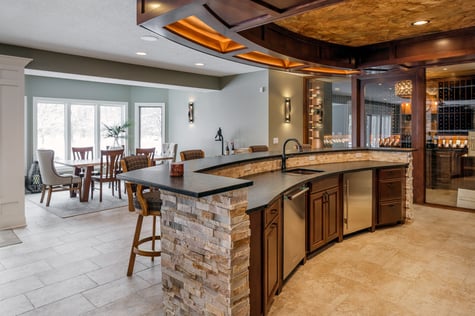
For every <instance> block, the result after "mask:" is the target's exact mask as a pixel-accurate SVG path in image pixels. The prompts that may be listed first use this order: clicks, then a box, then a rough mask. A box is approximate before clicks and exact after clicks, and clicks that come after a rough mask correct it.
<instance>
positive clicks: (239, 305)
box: [161, 188, 250, 315]
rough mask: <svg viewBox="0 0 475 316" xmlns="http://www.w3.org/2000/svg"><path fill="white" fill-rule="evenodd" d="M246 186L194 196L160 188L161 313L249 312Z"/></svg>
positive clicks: (228, 313)
mask: <svg viewBox="0 0 475 316" xmlns="http://www.w3.org/2000/svg"><path fill="white" fill-rule="evenodd" d="M247 192H248V191H247V188H245V189H239V190H234V191H229V192H225V193H221V194H216V195H211V196H208V197H204V198H199V199H197V198H193V197H189V196H185V195H181V194H177V193H173V192H169V191H162V193H161V197H162V200H163V205H162V218H161V232H162V259H161V263H162V283H163V302H164V309H165V314H166V315H249V313H250V312H249V310H250V309H249V306H250V305H249V254H250V227H249V216H248V215H247V214H246V209H247Z"/></svg>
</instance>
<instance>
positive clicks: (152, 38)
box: [140, 35, 158, 42]
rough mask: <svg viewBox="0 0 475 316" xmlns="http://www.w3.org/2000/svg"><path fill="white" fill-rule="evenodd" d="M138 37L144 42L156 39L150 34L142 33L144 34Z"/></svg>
mask: <svg viewBox="0 0 475 316" xmlns="http://www.w3.org/2000/svg"><path fill="white" fill-rule="evenodd" d="M140 39H141V40H142V41H146V42H155V41H156V40H158V38H156V37H155V36H152V35H144V36H141V37H140Z"/></svg>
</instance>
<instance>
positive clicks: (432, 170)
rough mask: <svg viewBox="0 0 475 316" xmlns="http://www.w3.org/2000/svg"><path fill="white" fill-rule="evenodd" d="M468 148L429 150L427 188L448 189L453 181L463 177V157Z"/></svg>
mask: <svg viewBox="0 0 475 316" xmlns="http://www.w3.org/2000/svg"><path fill="white" fill-rule="evenodd" d="M466 153H467V148H427V149H426V164H427V167H426V187H428V188H432V189H436V188H442V189H444V188H445V189H448V188H450V187H451V184H452V179H453V178H456V177H460V176H463V163H462V160H463V157H464V155H465V154H466Z"/></svg>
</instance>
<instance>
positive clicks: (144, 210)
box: [121, 155, 162, 276]
mask: <svg viewBox="0 0 475 316" xmlns="http://www.w3.org/2000/svg"><path fill="white" fill-rule="evenodd" d="M121 166H122V171H123V172H128V171H132V170H137V169H141V168H146V167H149V166H151V161H150V159H148V157H146V156H145V155H136V156H127V157H124V158H123V159H122V160H121ZM125 187H126V189H127V198H128V201H129V211H130V212H135V213H137V215H138V216H137V224H136V226H135V233H134V238H133V241H132V248H131V250H130V258H129V266H128V268H127V276H131V275H132V273H133V271H134V265H135V258H136V255H139V256H146V257H151V259H152V261H153V260H154V258H155V257H158V256H160V255H161V251H159V250H156V249H155V242H156V241H157V240H161V235H160V234H157V216H161V208H162V200H161V198H160V191H158V190H156V189H151V188H147V187H145V186H143V185H141V184H136V183H133V182H129V181H126V182H125ZM145 216H152V233H151V235H150V236H147V237H143V238H140V234H141V232H142V224H143V219H144V217H145ZM146 242H151V243H152V245H151V250H145V249H143V248H141V247H140V245H142V244H144V243H146Z"/></svg>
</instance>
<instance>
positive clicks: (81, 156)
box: [71, 146, 94, 177]
mask: <svg viewBox="0 0 475 316" xmlns="http://www.w3.org/2000/svg"><path fill="white" fill-rule="evenodd" d="M71 151H72V152H73V160H91V159H93V158H94V147H92V146H89V147H71ZM84 173H85V172H84V168H74V174H75V175H77V176H80V177H84Z"/></svg>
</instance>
